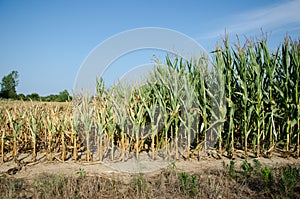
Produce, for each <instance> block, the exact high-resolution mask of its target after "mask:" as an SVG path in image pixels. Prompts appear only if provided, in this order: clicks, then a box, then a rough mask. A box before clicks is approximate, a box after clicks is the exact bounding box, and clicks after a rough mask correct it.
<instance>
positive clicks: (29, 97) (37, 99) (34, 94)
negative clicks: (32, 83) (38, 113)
mask: <svg viewBox="0 0 300 199" xmlns="http://www.w3.org/2000/svg"><path fill="white" fill-rule="evenodd" d="M26 98H27V99H28V100H29V99H31V100H32V101H40V99H41V98H40V96H39V94H37V93H32V94H30V95H27V96H26Z"/></svg>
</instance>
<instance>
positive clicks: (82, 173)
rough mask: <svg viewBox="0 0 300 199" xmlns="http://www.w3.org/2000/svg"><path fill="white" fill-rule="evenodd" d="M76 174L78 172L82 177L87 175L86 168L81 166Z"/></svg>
mask: <svg viewBox="0 0 300 199" xmlns="http://www.w3.org/2000/svg"><path fill="white" fill-rule="evenodd" d="M76 174H78V175H79V176H80V177H83V176H85V170H84V169H82V168H80V169H79V170H78V171H77V172H76Z"/></svg>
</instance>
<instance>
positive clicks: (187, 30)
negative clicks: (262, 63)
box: [0, 0, 300, 96]
mask: <svg viewBox="0 0 300 199" xmlns="http://www.w3.org/2000/svg"><path fill="white" fill-rule="evenodd" d="M299 10H300V0H252V1H240V0H227V1H223V0H219V1H218V0H210V1H208V0H187V1H183V0H181V1H180V0H152V1H146V0H127V1H121V0H120V1H116V0H111V1H100V0H97V1H96V0H95V1H93V0H85V1H83V0H51V1H47V0H46V1H38V0H35V1H32V0H26V1H23V0H0V78H2V77H3V76H4V75H7V74H9V73H10V72H11V71H12V70H16V71H18V72H19V85H18V87H17V93H24V94H30V93H38V94H39V95H41V96H45V95H49V94H57V93H59V92H61V91H63V90H64V89H67V90H68V91H69V92H70V93H72V90H73V87H74V82H75V81H76V77H77V74H78V72H79V70H80V67H81V65H82V63H83V62H84V60H85V59H86V58H87V56H88V55H89V54H90V53H91V51H92V50H93V49H95V47H96V46H97V45H99V44H101V43H102V42H104V41H105V40H107V39H108V38H111V37H112V36H114V35H116V34H119V33H121V32H124V31H127V30H131V29H135V28H143V27H160V28H167V29H171V30H175V31H178V32H181V33H183V34H185V35H187V36H188V37H191V38H193V39H194V40H195V41H197V42H198V43H199V44H201V45H202V46H203V48H204V49H206V50H207V51H212V50H214V47H215V45H216V43H217V42H220V41H221V40H222V36H224V31H225V29H226V32H227V33H228V35H229V37H230V39H231V41H233V42H234V41H235V35H236V34H238V35H240V36H243V35H246V36H247V37H249V38H257V37H258V38H259V37H260V36H261V30H263V31H264V32H265V33H268V34H270V36H269V38H268V42H269V46H270V48H276V47H277V46H278V45H279V44H280V43H282V41H283V38H284V37H285V36H286V34H288V35H289V36H290V37H292V38H293V39H299V38H300V37H299V35H300V34H299V33H300V12H299ZM174 42H175V43H176V41H174ZM108 50H113V49H108ZM156 53H157V51H151V50H150V51H149V50H146V51H141V52H136V53H131V54H130V55H127V58H126V56H122V57H120V59H118V60H116V61H115V63H114V65H113V66H112V67H111V68H109V69H110V70H108V71H106V74H104V76H105V77H106V79H107V80H106V81H113V79H114V78H118V77H120V76H123V75H124V74H125V73H126V71H123V72H122V73H123V74H120V72H119V73H118V71H120V70H119V69H120V67H123V65H126V67H125V66H124V67H125V68H126V70H127V71H129V70H131V69H132V68H134V67H136V66H138V65H142V64H143V63H149V62H151V59H152V58H151V55H153V54H156ZM158 54H159V53H158ZM121 65H122V66H121ZM130 67H131V68H130Z"/></svg>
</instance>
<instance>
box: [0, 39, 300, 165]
mask: <svg viewBox="0 0 300 199" xmlns="http://www.w3.org/2000/svg"><path fill="white" fill-rule="evenodd" d="M212 57H213V62H212V63H210V62H209V61H208V59H206V58H205V57H201V58H200V59H194V60H189V61H184V60H183V59H180V58H177V57H173V56H167V57H166V60H165V61H164V62H160V61H157V63H156V66H155V68H154V70H153V71H152V72H151V73H149V74H148V76H147V78H146V79H144V80H143V81H142V82H141V83H140V84H139V85H135V86H133V85H130V84H125V83H120V84H115V85H114V86H112V87H110V88H106V87H105V86H104V82H103V80H102V79H101V78H100V79H98V80H97V84H96V85H97V88H96V89H97V96H96V97H95V96H93V97H87V96H85V97H83V96H81V97H79V96H75V98H74V99H73V103H65V104H53V103H52V104H42V103H32V102H27V103H25V102H1V110H0V112H1V115H0V125H1V126H0V129H1V142H0V143H1V157H2V161H7V160H9V159H10V158H14V159H17V158H18V156H19V154H21V153H29V152H30V153H31V154H32V158H33V160H36V155H37V153H40V152H43V153H45V154H46V157H47V158H48V159H49V160H53V158H59V159H60V160H66V159H69V158H73V159H75V160H77V159H80V158H82V157H84V158H85V159H86V160H87V161H92V160H104V159H110V160H122V161H124V160H126V159H128V158H130V157H132V154H134V156H135V157H136V158H139V155H140V154H143V153H147V154H148V155H149V156H150V157H151V158H152V159H156V158H157V157H163V158H166V157H172V158H175V159H178V158H181V157H184V158H194V157H195V158H198V159H200V157H201V155H204V156H205V155H207V154H208V153H209V151H210V150H212V149H216V150H217V151H218V153H219V154H220V155H222V154H224V153H225V152H226V153H227V154H228V155H229V156H232V155H233V154H234V153H235V151H236V150H237V149H238V150H243V151H244V154H245V156H248V154H249V153H251V154H254V155H255V156H261V155H264V154H267V155H271V154H272V152H273V151H274V150H275V149H280V151H282V152H285V153H288V154H290V155H294V156H296V157H299V150H300V148H299V139H300V137H299V134H300V102H299V99H300V97H299V87H300V86H299V80H300V77H299V75H300V71H299V68H300V44H299V40H297V41H293V40H291V39H289V38H286V39H285V40H284V41H283V43H282V44H281V45H280V46H279V47H278V48H277V49H276V50H275V51H272V52H271V51H269V49H268V47H267V44H266V40H265V39H262V40H257V41H250V40H248V41H247V42H246V43H245V44H244V45H240V44H238V45H234V46H230V44H229V42H228V39H225V40H224V43H223V45H222V46H217V47H216V50H215V51H214V52H213V54H212Z"/></svg>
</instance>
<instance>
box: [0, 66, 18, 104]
mask: <svg viewBox="0 0 300 199" xmlns="http://www.w3.org/2000/svg"><path fill="white" fill-rule="evenodd" d="M18 77H19V73H18V71H12V72H11V73H9V74H8V75H6V76H4V77H3V78H2V81H1V83H0V84H1V92H0V96H1V97H3V98H13V99H16V98H17V92H16V87H17V86H18V83H19V82H18Z"/></svg>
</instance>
